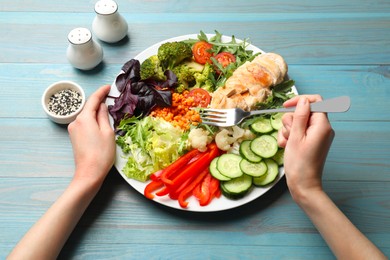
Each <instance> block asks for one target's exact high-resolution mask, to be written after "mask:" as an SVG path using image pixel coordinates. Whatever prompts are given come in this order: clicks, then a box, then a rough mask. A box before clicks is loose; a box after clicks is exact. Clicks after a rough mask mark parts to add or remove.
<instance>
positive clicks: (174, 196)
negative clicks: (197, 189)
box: [169, 176, 196, 200]
mask: <svg viewBox="0 0 390 260" xmlns="http://www.w3.org/2000/svg"><path fill="white" fill-rule="evenodd" d="M193 177H196V176H193ZM192 180H193V178H190V179H188V180H186V181H185V182H183V184H182V185H181V186H180V187H179V188H177V189H175V190H173V189H170V191H169V197H170V198H171V199H173V200H177V199H178V198H179V195H180V193H181V192H182V191H183V190H184V189H185V188H186V187H187V186H188V185H189V184H190V183H191V182H192Z"/></svg>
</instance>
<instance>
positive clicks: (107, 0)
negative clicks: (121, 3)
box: [95, 0, 118, 15]
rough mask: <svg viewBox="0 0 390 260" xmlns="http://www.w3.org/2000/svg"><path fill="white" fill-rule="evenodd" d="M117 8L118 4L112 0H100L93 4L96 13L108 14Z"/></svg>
mask: <svg viewBox="0 0 390 260" xmlns="http://www.w3.org/2000/svg"><path fill="white" fill-rule="evenodd" d="M117 10H118V5H117V3H116V2H115V1H113V0H100V1H98V2H97V3H96V4H95V12H96V13H97V14H102V15H109V14H113V13H115V12H116V11H117Z"/></svg>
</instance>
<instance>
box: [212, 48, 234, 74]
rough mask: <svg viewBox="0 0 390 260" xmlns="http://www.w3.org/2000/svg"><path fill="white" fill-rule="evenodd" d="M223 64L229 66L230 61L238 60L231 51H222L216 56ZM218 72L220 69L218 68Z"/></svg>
mask: <svg viewBox="0 0 390 260" xmlns="http://www.w3.org/2000/svg"><path fill="white" fill-rule="evenodd" d="M214 58H215V59H216V60H217V61H218V62H219V63H220V64H221V65H222V67H224V68H225V67H227V66H228V65H229V64H230V63H233V62H236V57H235V56H234V55H233V54H231V53H230V52H226V51H223V52H220V53H218V54H217V55H216V56H215V57H214ZM217 72H218V70H217Z"/></svg>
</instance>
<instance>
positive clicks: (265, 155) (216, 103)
mask: <svg viewBox="0 0 390 260" xmlns="http://www.w3.org/2000/svg"><path fill="white" fill-rule="evenodd" d="M294 91H295V87H294V82H293V81H292V80H290V79H288V76H287V64H286V63H285V61H284V59H283V58H282V57H281V56H280V55H278V54H275V53H265V52H263V51H262V50H260V49H258V48H257V47H255V46H253V45H251V44H250V43H249V41H248V40H247V39H245V40H239V39H236V38H235V37H234V36H232V37H228V36H224V35H222V34H221V33H219V32H217V31H216V32H215V34H205V33H203V32H202V31H201V32H200V33H199V34H194V35H186V36H180V37H176V38H172V39H168V40H166V41H163V42H161V43H158V44H156V45H153V46H151V47H150V48H148V49H146V50H145V51H144V52H142V53H140V54H139V55H138V56H137V57H135V58H134V59H131V60H129V61H128V62H126V63H125V64H124V65H123V67H122V71H121V72H120V74H119V75H118V76H117V78H116V80H115V84H113V87H112V90H111V93H110V97H113V98H112V99H109V101H108V105H109V106H108V107H109V113H110V120H111V122H112V124H113V127H114V129H115V131H116V133H117V138H116V142H117V151H118V153H117V154H118V155H117V160H116V163H115V166H116V167H117V168H118V171H119V172H120V173H121V175H122V176H123V177H124V178H125V179H126V181H128V182H129V184H130V185H131V186H133V187H134V188H135V189H136V190H137V191H139V192H141V193H143V194H144V195H145V197H147V198H149V199H152V200H155V201H157V202H159V203H161V204H164V205H167V206H170V207H174V208H179V209H187V210H192V211H217V210H224V209H229V208H234V207H237V206H239V205H243V204H245V203H247V202H249V201H251V200H253V199H255V198H257V197H259V196H261V195H262V194H264V193H265V192H266V191H267V190H269V189H270V188H271V187H272V186H273V185H274V184H275V183H276V182H277V181H278V180H279V179H280V178H281V176H282V175H283V174H284V173H283V170H282V167H283V149H280V148H279V147H278V146H277V141H276V133H277V131H278V129H279V128H280V127H281V115H280V114H271V115H262V116H255V117H252V118H248V119H246V120H244V121H243V122H242V123H240V124H239V125H237V126H233V127H226V128H218V127H215V126H209V125H206V124H202V121H201V119H200V116H199V109H202V108H205V107H211V108H233V107H240V108H242V109H245V110H254V109H265V108H275V107H279V106H281V105H282V103H283V102H284V101H285V100H287V99H289V98H290V97H291V95H293V92H294Z"/></svg>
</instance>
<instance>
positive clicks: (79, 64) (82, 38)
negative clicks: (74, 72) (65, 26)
mask: <svg viewBox="0 0 390 260" xmlns="http://www.w3.org/2000/svg"><path fill="white" fill-rule="evenodd" d="M68 40H69V46H68V49H67V52H66V56H67V58H68V60H69V62H70V63H71V64H72V65H73V66H74V67H75V68H78V69H81V70H90V69H93V68H94V67H96V66H97V65H98V64H99V63H100V62H101V61H102V60H103V49H102V47H101V46H100V44H99V43H97V42H96V41H94V40H93V39H92V33H91V31H90V30H88V29H87V28H75V29H73V30H72V31H70V33H69V34H68Z"/></svg>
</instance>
